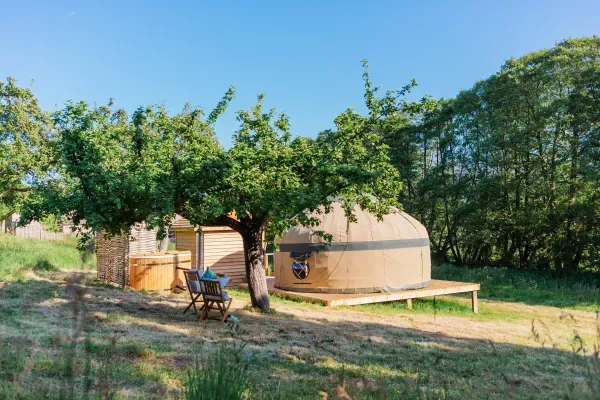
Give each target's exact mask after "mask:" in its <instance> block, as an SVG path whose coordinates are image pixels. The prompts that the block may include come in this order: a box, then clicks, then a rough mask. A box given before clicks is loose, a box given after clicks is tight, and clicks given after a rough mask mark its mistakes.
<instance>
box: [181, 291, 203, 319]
mask: <svg viewBox="0 0 600 400" xmlns="http://www.w3.org/2000/svg"><path fill="white" fill-rule="evenodd" d="M200 294H201V293H198V295H197V296H196V298H194V295H192V296H191V297H192V302H191V303H190V304H189V305H188V306H187V307H186V309H185V310H183V313H184V314H185V313H186V312H188V310H189V309H190V307H192V306H194V311H196V314H197V313H198V311H197V310H196V304H195V303H196V301H198V297H200Z"/></svg>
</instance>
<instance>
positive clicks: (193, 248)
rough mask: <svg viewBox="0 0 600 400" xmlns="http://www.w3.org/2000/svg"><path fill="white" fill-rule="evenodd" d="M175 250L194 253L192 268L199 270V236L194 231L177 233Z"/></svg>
mask: <svg viewBox="0 0 600 400" xmlns="http://www.w3.org/2000/svg"><path fill="white" fill-rule="evenodd" d="M175 248H176V249H177V250H180V251H186V250H189V251H190V252H191V253H192V256H191V260H192V263H191V266H192V268H198V251H197V249H198V234H197V233H196V232H194V231H193V230H188V231H176V232H175Z"/></svg>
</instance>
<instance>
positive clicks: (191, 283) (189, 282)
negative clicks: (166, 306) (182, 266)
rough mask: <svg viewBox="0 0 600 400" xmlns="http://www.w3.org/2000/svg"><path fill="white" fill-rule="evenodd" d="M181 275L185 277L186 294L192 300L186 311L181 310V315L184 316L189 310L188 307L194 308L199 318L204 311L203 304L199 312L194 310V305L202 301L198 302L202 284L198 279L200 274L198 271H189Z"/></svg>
mask: <svg viewBox="0 0 600 400" xmlns="http://www.w3.org/2000/svg"><path fill="white" fill-rule="evenodd" d="M183 275H184V276H185V284H186V286H187V288H188V293H189V294H190V298H191V300H192V301H191V303H190V304H189V305H188V306H187V307H186V309H185V310H183V313H184V314H185V313H186V312H187V311H188V310H189V309H190V307H194V311H195V312H196V315H198V316H199V317H201V315H200V314H199V313H200V312H202V311H204V304H202V307H200V309H199V310H198V309H197V308H196V303H197V302H198V303H201V302H202V300H199V299H200V296H202V284H201V283H200V281H201V280H202V279H201V278H200V273H199V272H198V270H195V269H190V270H186V271H183Z"/></svg>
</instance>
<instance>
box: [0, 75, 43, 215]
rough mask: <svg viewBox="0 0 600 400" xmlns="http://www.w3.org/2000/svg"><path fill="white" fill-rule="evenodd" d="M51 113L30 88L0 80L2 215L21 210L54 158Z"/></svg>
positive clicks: (0, 192) (8, 80)
mask: <svg viewBox="0 0 600 400" xmlns="http://www.w3.org/2000/svg"><path fill="white" fill-rule="evenodd" d="M49 122H50V121H49V116H48V114H47V113H44V112H43V111H42V110H41V109H40V107H39V106H38V103H37V99H36V98H35V96H34V95H33V93H32V92H31V90H30V89H28V88H22V87H19V86H17V83H16V81H15V80H14V79H13V78H8V79H7V80H6V82H3V81H0V219H3V218H5V217H6V215H7V214H9V213H10V212H13V211H15V210H17V209H18V208H19V206H20V204H21V202H22V201H23V199H24V198H25V197H26V195H27V194H28V193H29V192H30V190H31V185H30V184H31V179H32V177H33V175H34V174H37V173H39V172H41V171H46V170H47V169H48V167H49V161H50V154H51V148H50V137H51V127H50V125H49Z"/></svg>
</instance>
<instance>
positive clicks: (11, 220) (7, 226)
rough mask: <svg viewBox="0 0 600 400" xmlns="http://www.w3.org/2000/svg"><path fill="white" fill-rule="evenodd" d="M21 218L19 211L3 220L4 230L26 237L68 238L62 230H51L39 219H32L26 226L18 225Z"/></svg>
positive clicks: (43, 238) (42, 238)
mask: <svg viewBox="0 0 600 400" xmlns="http://www.w3.org/2000/svg"><path fill="white" fill-rule="evenodd" d="M19 218H20V215H19V214H17V213H14V214H11V215H9V216H8V217H7V218H6V219H5V220H4V221H3V224H2V226H3V231H4V232H5V233H11V234H13V235H15V236H18V237H22V238H26V239H41V240H65V238H66V235H65V234H64V233H62V232H49V231H48V230H46V228H45V227H44V225H42V224H41V223H39V222H38V221H31V222H30V223H29V224H27V225H25V226H17V223H18V222H19Z"/></svg>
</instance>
